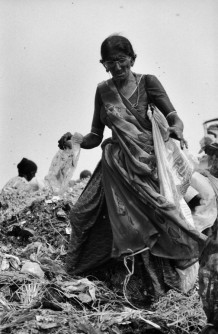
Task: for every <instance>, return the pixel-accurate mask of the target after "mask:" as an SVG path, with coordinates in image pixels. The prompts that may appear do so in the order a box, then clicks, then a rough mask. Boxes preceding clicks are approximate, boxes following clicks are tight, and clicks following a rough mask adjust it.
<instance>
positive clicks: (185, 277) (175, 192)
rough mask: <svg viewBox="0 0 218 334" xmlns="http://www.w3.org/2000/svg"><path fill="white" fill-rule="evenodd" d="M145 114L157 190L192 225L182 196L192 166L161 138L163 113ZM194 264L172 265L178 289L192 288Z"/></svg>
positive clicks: (195, 272)
mask: <svg viewBox="0 0 218 334" xmlns="http://www.w3.org/2000/svg"><path fill="white" fill-rule="evenodd" d="M148 116H149V118H150V120H151V122H152V132H153V140H154V149H155V155H156V158H157V167H158V175H159V182H160V193H161V195H163V196H164V197H165V198H166V199H167V200H168V201H169V202H170V203H173V204H174V205H176V206H177V208H179V209H180V212H181V213H182V215H183V217H184V219H185V221H186V224H187V225H188V226H189V228H190V229H194V228H195V225H194V221H193V218H192V214H191V210H190V209H189V207H188V205H187V204H186V202H185V200H184V198H183V196H184V194H185V193H186V191H187V188H188V187H189V185H190V183H191V177H192V173H193V166H192V164H191V163H190V162H189V160H188V158H187V157H186V155H185V154H184V153H183V152H182V151H181V150H180V149H179V148H178V146H177V145H176V143H175V142H174V141H173V139H171V138H169V140H168V141H166V142H165V141H164V139H165V140H166V139H167V128H168V123H167V121H166V119H165V118H164V116H163V114H162V113H161V112H160V111H159V110H158V109H155V111H154V112H153V114H152V113H151V111H149V112H148ZM198 268H199V264H198V262H196V263H195V264H193V265H192V266H190V267H188V268H186V269H184V270H181V269H178V268H176V270H177V272H178V274H179V276H180V281H181V283H180V289H181V291H183V292H184V293H187V292H188V291H189V290H190V289H192V288H193V286H194V284H195V282H196V279H197V276H198Z"/></svg>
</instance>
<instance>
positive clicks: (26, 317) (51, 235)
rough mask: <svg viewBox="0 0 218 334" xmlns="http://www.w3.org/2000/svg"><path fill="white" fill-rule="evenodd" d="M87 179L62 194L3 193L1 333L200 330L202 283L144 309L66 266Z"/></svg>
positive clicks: (0, 220)
mask: <svg viewBox="0 0 218 334" xmlns="http://www.w3.org/2000/svg"><path fill="white" fill-rule="evenodd" d="M86 183H87V180H82V181H80V182H78V183H75V184H74V186H73V188H70V189H67V191H66V192H65V193H64V194H62V196H54V195H53V194H52V193H51V192H49V191H48V190H47V191H44V192H43V191H41V192H36V193H35V194H34V195H33V194H29V195H27V194H21V195H20V196H19V197H18V196H17V197H16V194H15V195H14V194H13V196H12V194H11V197H10V196H9V197H8V198H6V197H4V198H3V197H1V199H0V202H1V208H0V239H1V244H0V333H1V334H9V333H16V334H38V333H51V334H53V333H54V334H58V333H61V334H68V333H69V334H70V333H71V334H72V333H75V334H77V333H78V334H79V333H87V334H103V333H105V334H106V333H107V334H114V333H115V334H127V333H135V334H140V333H148V334H149V333H171V334H180V333H181V334H183V333H193V334H197V333H199V332H200V330H201V328H203V326H204V325H205V323H206V317H205V315H204V312H203V309H202V305H201V301H200V299H199V296H198V292H197V289H198V287H197V286H196V287H195V288H194V289H193V290H192V291H190V292H189V293H188V294H186V295H184V294H181V293H179V292H176V291H173V290H170V291H169V292H168V293H167V294H166V296H163V297H162V298H160V299H159V301H158V302H156V303H155V304H153V305H152V306H151V307H150V308H149V309H145V308H142V309H139V308H137V307H134V306H133V305H131V304H129V303H128V300H127V299H125V298H124V296H121V295H120V294H119V295H118V294H117V291H115V290H113V291H112V290H111V289H109V288H108V286H107V284H106V283H105V282H102V281H99V280H97V279H96V278H95V277H91V276H90V277H71V276H69V275H68V274H67V273H66V271H65V262H64V261H65V255H66V251H67V245H68V242H69V238H70V211H71V208H72V206H73V205H74V204H75V202H76V200H77V199H78V197H79V195H80V194H81V192H82V190H83V189H84V187H85V185H86Z"/></svg>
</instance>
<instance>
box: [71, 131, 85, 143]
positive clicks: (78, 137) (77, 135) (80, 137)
mask: <svg viewBox="0 0 218 334" xmlns="http://www.w3.org/2000/svg"><path fill="white" fill-rule="evenodd" d="M73 140H74V143H76V144H79V145H80V144H82V142H83V135H82V134H81V133H79V132H75V133H74V135H73Z"/></svg>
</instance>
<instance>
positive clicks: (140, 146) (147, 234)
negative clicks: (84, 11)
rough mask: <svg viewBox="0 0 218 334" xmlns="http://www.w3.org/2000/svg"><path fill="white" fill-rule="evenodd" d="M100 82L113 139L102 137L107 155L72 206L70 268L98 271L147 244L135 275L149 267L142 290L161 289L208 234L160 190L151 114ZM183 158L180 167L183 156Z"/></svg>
mask: <svg viewBox="0 0 218 334" xmlns="http://www.w3.org/2000/svg"><path fill="white" fill-rule="evenodd" d="M99 88H100V92H101V97H102V100H103V103H104V107H105V115H104V119H105V124H106V125H107V126H108V127H109V128H111V129H112V139H109V140H106V141H105V142H104V143H103V144H102V149H103V155H102V160H101V162H100V163H99V164H98V166H97V168H96V170H95V171H94V173H93V176H92V178H91V179H90V181H89V183H88V184H87V186H86V188H85V189H84V191H83V193H82V195H81V196H80V198H79V200H78V202H77V203H76V204H75V206H74V208H73V210H72V215H71V225H72V234H71V241H70V245H69V251H68V255H67V270H68V272H69V273H70V274H81V273H84V272H86V273H87V272H90V271H91V272H92V270H93V269H95V268H97V267H99V266H100V265H102V264H103V263H105V262H107V261H108V260H109V259H110V258H114V259H120V258H122V257H123V256H125V255H127V254H132V253H134V252H136V251H138V250H142V249H143V248H145V247H149V249H150V251H145V252H143V253H142V254H141V255H140V256H139V257H138V258H140V261H139V262H140V265H139V262H138V264H137V265H138V268H143V269H142V270H138V271H137V273H134V275H133V277H132V279H133V280H134V276H135V281H137V282H139V281H140V279H139V277H138V276H137V275H139V272H140V271H141V272H143V271H145V272H146V273H145V272H144V274H143V275H142V276H144V278H146V277H149V279H150V281H151V284H150V287H146V286H144V284H143V283H142V284H141V287H140V289H141V290H143V291H144V290H147V291H148V290H149V289H150V291H151V294H153V295H160V294H162V293H164V292H165V291H166V286H168V287H169V286H170V287H177V288H178V287H179V277H178V274H177V272H176V270H175V266H177V267H178V268H181V269H184V268H187V267H189V266H190V265H191V264H192V263H194V262H196V259H197V258H198V257H199V254H200V253H201V250H202V248H203V246H204V244H205V239H206V237H205V236H204V235H203V234H201V233H199V232H198V231H196V230H195V229H194V228H193V227H192V226H190V225H189V224H188V223H187V221H186V219H185V217H184V215H183V213H182V211H181V210H179V209H178V208H177V206H176V205H175V204H173V203H172V202H170V201H168V200H167V199H166V197H164V196H163V195H161V194H160V183H159V180H158V173H157V164H156V156H155V152H154V145H153V137H152V132H151V128H152V127H151V123H150V121H149V120H148V119H146V118H145V119H144V122H143V124H141V123H140V120H138V119H137V118H136V117H135V116H134V115H133V114H132V113H131V111H130V110H129V109H128V108H127V107H126V105H125V104H124V103H123V101H122V99H121V97H120V95H119V93H118V91H117V90H116V87H115V86H114V85H113V83H112V81H110V80H109V81H107V82H106V83H104V84H102V85H100V86H99ZM177 163H178V164H180V167H181V163H182V160H180V159H179V157H178V160H177ZM182 166H183V167H185V166H184V164H183V165H182ZM184 169H185V175H183V176H184V177H182V178H181V179H183V180H184V182H183V184H182V183H181V187H185V186H186V187H187V186H188V185H189V182H188V181H189V179H190V177H191V171H190V170H189V169H188V168H186V167H185V168H184ZM180 176H181V175H180ZM118 267H119V265H118ZM121 267H122V266H121ZM124 269H125V268H124ZM120 272H121V273H122V270H120ZM123 272H125V273H126V271H125V270H124V271H123ZM121 276H122V274H121ZM142 276H141V278H142ZM124 277H125V276H124ZM124 277H122V279H121V280H123V279H124ZM149 279H147V280H146V281H147V282H148V281H149ZM142 280H143V278H142ZM147 284H148V283H147ZM133 285H134V284H133ZM133 290H134V289H133ZM133 294H135V295H136V293H135V292H133ZM143 294H144V292H143Z"/></svg>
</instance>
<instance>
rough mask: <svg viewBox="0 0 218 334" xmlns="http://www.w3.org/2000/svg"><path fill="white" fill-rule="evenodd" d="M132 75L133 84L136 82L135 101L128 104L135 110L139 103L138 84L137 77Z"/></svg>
mask: <svg viewBox="0 0 218 334" xmlns="http://www.w3.org/2000/svg"><path fill="white" fill-rule="evenodd" d="M133 75H134V77H135V82H136V90H137V99H136V102H135V103H131V102H130V103H131V105H132V107H133V108H136V107H137V106H138V103H139V83H138V79H137V76H136V75H135V74H133ZM130 97H131V96H130Z"/></svg>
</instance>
